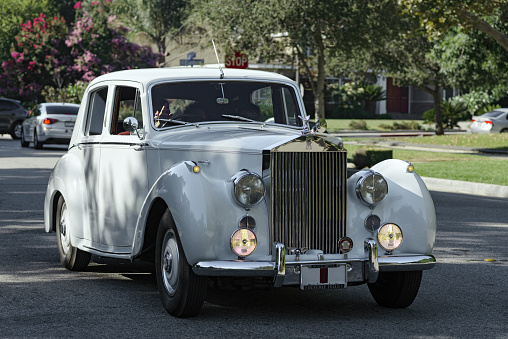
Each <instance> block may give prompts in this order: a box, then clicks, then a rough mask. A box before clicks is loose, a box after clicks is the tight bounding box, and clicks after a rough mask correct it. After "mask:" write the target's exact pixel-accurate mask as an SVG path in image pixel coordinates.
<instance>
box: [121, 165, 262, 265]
mask: <svg viewBox="0 0 508 339" xmlns="http://www.w3.org/2000/svg"><path fill="white" fill-rule="evenodd" d="M194 166H195V163H194V162H192V161H183V162H181V163H178V164H176V165H175V166H173V167H171V168H170V169H169V170H167V171H165V172H164V173H163V174H162V175H161V176H160V177H159V178H158V179H157V181H156V182H155V183H154V185H153V186H152V187H151V189H150V191H149V193H148V195H147V197H146V199H145V201H144V203H143V207H142V209H141V212H140V215H139V218H138V220H137V224H136V231H135V233H134V241H133V245H132V251H131V253H132V256H133V257H136V256H137V255H139V254H140V253H141V251H142V249H143V244H144V237H145V231H146V227H147V223H148V218H149V215H150V213H151V210H152V208H153V207H154V206H155V205H154V202H155V201H157V200H158V199H163V200H164V202H165V204H166V206H167V207H168V209H169V211H170V212H171V216H172V218H173V220H174V222H175V225H176V228H177V232H178V235H179V238H180V241H181V243H182V247H183V250H184V252H185V255H186V257H187V260H188V262H189V264H191V265H192V264H194V263H196V262H198V261H200V260H211V259H218V258H228V259H236V256H235V255H234V254H233V252H232V251H231V248H230V245H229V240H230V238H231V235H232V234H233V232H234V230H235V229H236V228H237V227H238V226H237V225H238V221H239V220H240V218H241V216H242V215H243V214H245V210H244V209H243V208H241V207H240V206H238V204H236V203H235V202H234V201H233V198H232V195H231V194H230V189H231V187H230V185H231V183H229V182H228V181H227V180H224V178H217V177H214V176H212V175H209V174H207V171H206V168H203V169H202V170H201V171H199V173H195V172H194V171H193V168H194ZM164 208H165V206H164ZM263 209H264V210H265V211H266V206H264V205H263V204H259V205H257V206H255V207H254V208H253V209H252V210H251V211H250V213H249V214H251V213H252V214H254V215H261V213H262V211H263ZM160 212H161V213H162V212H163V211H160ZM259 219H260V220H261V219H266V220H268V216H267V214H266V212H264V214H263V218H259ZM260 224H263V226H265V227H262V226H260V227H258V229H265V228H267V227H266V225H265V224H267V221H266V222H265V223H262V222H261V221H260ZM259 232H261V231H259ZM263 236H264V235H263ZM268 245H269V244H266V249H265V248H262V246H260V248H257V249H256V250H258V251H259V252H268ZM263 246H264V245H263Z"/></svg>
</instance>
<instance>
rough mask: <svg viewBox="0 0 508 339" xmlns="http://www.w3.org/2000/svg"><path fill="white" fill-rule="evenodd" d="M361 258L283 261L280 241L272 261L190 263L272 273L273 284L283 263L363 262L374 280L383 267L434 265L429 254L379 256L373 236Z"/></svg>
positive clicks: (235, 272)
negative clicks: (363, 256) (363, 257)
mask: <svg viewBox="0 0 508 339" xmlns="http://www.w3.org/2000/svg"><path fill="white" fill-rule="evenodd" d="M364 248H365V259H362V258H352V259H336V260H312V261H309V260H298V261H289V262H286V255H285V253H286V248H285V246H284V245H283V244H281V243H278V242H276V243H274V244H273V247H272V261H244V260H221V261H202V262H198V263H197V264H195V265H194V266H193V267H192V270H193V271H194V273H196V274H197V275H203V276H223V277H273V278H274V286H275V287H280V286H282V285H283V282H284V278H285V276H286V266H298V265H311V264H314V265H315V264H330V265H331V264H353V263H363V264H364V267H365V268H364V278H365V281H366V282H369V283H373V282H376V281H377V277H378V274H379V272H380V271H381V272H385V271H420V270H428V269H431V268H433V267H434V265H435V264H436V259H435V258H434V256H433V255H411V256H397V255H389V256H379V255H378V251H377V244H376V242H375V241H374V240H373V239H366V240H365V242H364Z"/></svg>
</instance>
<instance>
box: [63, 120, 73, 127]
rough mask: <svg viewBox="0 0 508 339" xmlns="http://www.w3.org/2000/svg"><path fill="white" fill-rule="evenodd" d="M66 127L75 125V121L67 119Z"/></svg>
mask: <svg viewBox="0 0 508 339" xmlns="http://www.w3.org/2000/svg"><path fill="white" fill-rule="evenodd" d="M65 127H74V122H72V121H66V122H65Z"/></svg>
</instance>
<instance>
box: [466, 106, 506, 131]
mask: <svg viewBox="0 0 508 339" xmlns="http://www.w3.org/2000/svg"><path fill="white" fill-rule="evenodd" d="M471 132H472V133H508V108H497V109H495V110H494V111H491V112H487V113H485V114H482V115H480V116H474V117H473V123H472V124H471Z"/></svg>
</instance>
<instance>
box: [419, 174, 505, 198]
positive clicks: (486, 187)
mask: <svg viewBox="0 0 508 339" xmlns="http://www.w3.org/2000/svg"><path fill="white" fill-rule="evenodd" d="M421 178H422V180H423V182H424V183H425V185H427V188H428V189H429V191H438V192H451V193H463V194H472V195H480V196H486V197H494V198H508V186H501V185H492V184H481V183H475V182H468V181H460V180H448V179H438V178H428V177H421Z"/></svg>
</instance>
